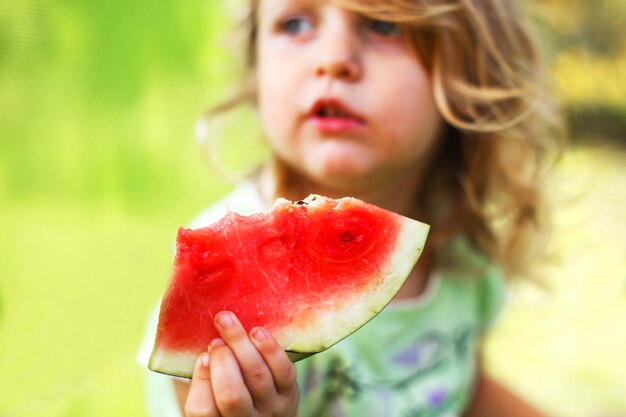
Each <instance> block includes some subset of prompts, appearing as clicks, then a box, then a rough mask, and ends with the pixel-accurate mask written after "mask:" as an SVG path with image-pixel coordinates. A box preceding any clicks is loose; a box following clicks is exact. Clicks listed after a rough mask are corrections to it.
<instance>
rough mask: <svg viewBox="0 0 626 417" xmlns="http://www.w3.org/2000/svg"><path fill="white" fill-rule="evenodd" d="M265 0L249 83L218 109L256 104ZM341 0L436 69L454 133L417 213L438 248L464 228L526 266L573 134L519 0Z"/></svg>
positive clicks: (420, 194) (543, 228)
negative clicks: (550, 89) (394, 28)
mask: <svg viewBox="0 0 626 417" xmlns="http://www.w3.org/2000/svg"><path fill="white" fill-rule="evenodd" d="M259 1H260V0H250V2H249V9H248V12H247V15H246V18H245V22H244V27H245V31H246V44H247V45H246V56H245V59H246V78H245V80H246V81H245V82H243V83H241V84H240V85H239V88H238V90H237V91H236V92H235V94H234V95H233V96H232V97H231V98H230V99H228V100H226V101H224V102H222V103H220V104H219V105H217V106H215V107H214V108H213V109H211V110H210V111H209V112H208V113H207V115H208V117H214V116H215V115H217V114H219V113H223V112H225V111H227V110H231V109H232V108H234V107H236V106H237V105H239V104H242V103H248V104H252V105H254V103H255V102H256V86H255V85H254V71H255V67H256V61H257V57H256V50H255V44H256V37H257V23H256V22H257V11H258V6H259ZM334 3H335V4H337V5H339V6H341V7H343V8H345V9H348V10H351V11H354V12H357V13H360V14H363V15H366V16H368V17H371V18H374V19H380V20H385V21H391V22H395V23H397V24H399V25H400V27H401V29H402V30H403V32H404V33H405V35H406V36H407V37H408V38H409V39H410V41H411V43H412V45H413V46H414V47H415V50H416V53H417V54H418V56H419V58H420V59H421V60H422V63H423V64H424V66H425V67H426V69H427V71H428V72H429V73H430V76H431V79H432V84H433V86H432V88H433V92H434V96H435V99H436V103H437V106H438V108H439V111H440V113H441V115H442V116H443V118H444V120H445V121H446V124H447V131H446V137H445V138H444V140H443V141H441V143H442V146H440V147H439V149H438V152H437V154H436V156H435V158H434V159H433V161H432V163H431V165H430V167H429V168H428V171H427V173H426V178H428V180H427V181H424V184H423V185H422V187H421V188H420V189H419V190H416V195H415V198H417V199H419V201H420V203H421V205H422V210H423V211H422V212H420V213H416V216H418V218H419V219H420V220H422V221H425V222H427V223H430V224H431V227H432V229H431V235H430V237H429V243H430V246H431V247H432V248H437V247H440V246H441V245H442V244H443V243H445V242H446V241H448V240H449V239H450V238H451V237H452V236H453V235H455V234H457V233H464V234H465V235H467V237H468V238H469V240H470V241H471V242H472V244H473V245H474V246H475V247H476V248H477V249H478V250H479V251H480V252H482V253H483V254H485V255H486V256H488V257H489V258H491V259H493V260H494V261H496V262H498V263H499V264H500V265H501V266H502V267H503V269H504V270H505V271H508V272H509V273H514V274H517V275H519V274H521V273H524V272H526V271H527V267H528V266H529V265H530V262H529V260H531V259H532V258H533V257H534V256H536V255H537V251H538V250H539V249H541V248H542V247H543V246H544V245H543V243H545V241H546V239H545V237H546V236H547V231H548V230H549V225H550V217H549V210H548V208H547V206H546V204H545V202H546V200H545V198H544V197H545V195H544V194H545V188H546V181H545V176H546V175H547V173H548V171H549V168H550V167H551V165H552V164H553V162H554V161H555V160H556V157H558V156H559V155H560V153H561V151H562V149H563V145H564V140H563V138H564V135H563V129H562V123H561V118H560V115H559V111H558V108H557V106H556V103H555V101H554V100H553V98H552V96H550V95H549V94H548V93H547V92H546V82H545V79H544V76H545V71H544V65H543V63H542V59H541V57H540V54H539V52H538V49H537V47H536V42H535V40H534V39H533V36H532V31H531V29H530V27H529V23H528V19H527V17H526V16H525V15H524V14H523V13H522V10H521V8H520V5H519V4H518V1H516V0H385V1H382V0H335V1H334ZM273 162H274V163H278V164H279V165H280V161H278V162H277V161H273ZM278 168H282V169H283V170H284V169H286V167H280V166H279V167H278ZM279 178H281V177H280V176H279ZM282 178H286V177H285V176H283V177H282ZM440 262H441V261H440Z"/></svg>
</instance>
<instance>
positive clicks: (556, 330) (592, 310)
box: [487, 143, 626, 417]
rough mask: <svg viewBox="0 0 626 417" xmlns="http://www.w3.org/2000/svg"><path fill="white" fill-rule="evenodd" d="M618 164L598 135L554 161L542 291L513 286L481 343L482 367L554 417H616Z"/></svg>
mask: <svg viewBox="0 0 626 417" xmlns="http://www.w3.org/2000/svg"><path fill="white" fill-rule="evenodd" d="M625 166H626V153H625V152H624V151H623V150H622V149H621V148H620V147H617V146H609V145H602V144H601V143H600V144H597V145H596V147H591V146H585V147H581V148H577V149H574V150H573V151H571V152H570V153H569V154H568V155H567V156H566V158H565V159H564V160H563V161H562V163H561V165H560V167H559V168H560V169H559V175H558V178H557V181H556V183H557V184H558V187H555V194H554V196H553V197H554V202H555V204H557V213H556V223H557V225H556V229H555V231H554V234H553V242H552V245H551V249H550V252H551V254H553V256H554V258H553V260H552V262H551V263H550V264H548V265H546V266H545V267H543V272H544V274H545V276H546V278H547V283H548V284H549V285H550V286H551V290H548V291H545V290H541V289H538V288H536V287H533V286H531V285H521V286H519V287H518V288H516V291H515V292H514V296H513V298H512V300H511V301H512V302H511V303H510V306H509V308H508V309H507V310H506V312H505V314H504V315H503V317H502V320H501V323H500V325H499V326H498V327H496V329H495V331H494V333H493V334H492V335H491V337H490V339H489V340H488V343H487V352H488V364H489V365H490V368H491V370H492V371H493V372H494V373H495V374H497V375H498V376H500V377H502V378H503V379H504V380H505V381H507V382H508V383H509V384H511V386H513V387H514V388H515V389H517V390H518V391H519V392H520V393H522V394H523V395H525V396H527V397H528V398H529V399H531V400H533V401H534V402H536V403H538V404H540V405H541V406H542V407H543V408H545V409H546V410H548V411H550V412H552V413H553V414H552V415H555V416H568V417H583V416H587V417H591V416H596V417H600V416H607V415H616V414H617V413H621V414H622V415H626V397H624V393H625V392H626V379H625V378H624V375H626V355H625V354H624V353H625V352H626V332H624V318H625V317H626V201H625V200H624V194H623V189H624V183H625V181H626V169H625ZM612 413H613V414H612Z"/></svg>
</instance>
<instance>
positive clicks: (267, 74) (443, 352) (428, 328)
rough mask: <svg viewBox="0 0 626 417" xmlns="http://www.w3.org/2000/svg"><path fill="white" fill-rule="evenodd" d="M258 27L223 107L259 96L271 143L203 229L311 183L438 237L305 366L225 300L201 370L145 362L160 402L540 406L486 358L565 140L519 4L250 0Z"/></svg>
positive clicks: (194, 406) (376, 408)
mask: <svg viewBox="0 0 626 417" xmlns="http://www.w3.org/2000/svg"><path fill="white" fill-rule="evenodd" d="M247 30H248V38H247V41H248V50H247V63H248V71H249V74H248V75H249V78H248V81H249V82H247V83H244V86H243V87H242V88H241V91H240V92H239V93H238V94H237V95H236V96H235V99H233V100H231V101H229V102H228V103H225V104H224V105H222V106H221V107H220V108H218V109H217V110H216V111H215V112H214V113H213V114H211V117H217V113H219V112H222V111H225V110H229V109H231V108H233V107H235V106H236V105H238V104H242V103H248V104H252V105H253V106H254V107H255V108H256V110H257V112H258V117H259V119H260V121H261V124H262V127H263V130H264V135H265V137H266V139H267V141H268V143H269V146H270V147H271V150H272V157H271V158H270V160H269V161H267V163H266V164H265V166H264V168H263V169H262V170H261V172H260V173H259V174H258V175H255V176H254V177H253V178H252V179H251V180H250V181H249V182H246V183H244V184H243V185H241V186H239V187H238V188H237V189H236V190H235V191H234V192H233V193H232V194H231V195H229V196H228V197H226V199H224V200H223V201H221V202H220V203H218V204H217V205H215V206H214V207H211V208H210V209H209V210H207V211H206V212H205V213H203V214H202V215H201V216H200V217H199V218H198V220H197V221H196V222H194V224H192V227H195V226H202V225H205V224H208V223H210V222H211V221H213V220H216V219H218V218H219V217H221V216H223V215H224V214H225V213H226V210H227V209H230V210H235V211H238V212H240V213H242V214H249V213H251V212H255V211H259V210H263V209H266V208H268V207H270V206H271V204H272V202H273V200H274V199H275V198H276V197H279V196H280V197H285V198H288V199H291V200H298V199H302V198H304V197H306V196H307V195H308V194H310V193H316V194H322V195H326V196H329V197H336V198H338V197H343V196H354V197H358V198H360V199H363V200H366V201H368V202H371V203H374V204H376V205H379V206H381V207H384V208H386V209H389V210H393V211H395V212H397V213H400V214H403V215H406V216H410V217H413V218H415V219H418V220H420V221H423V222H426V223H429V224H430V225H431V233H430V236H429V239H428V245H427V247H426V249H425V251H424V253H423V255H422V258H421V259H420V261H419V262H418V264H417V266H416V267H415V268H414V270H413V271H412V273H411V274H410V276H409V278H408V279H407V281H406V283H405V285H404V286H403V287H402V289H401V291H400V292H399V293H398V295H397V296H396V298H395V299H394V301H393V302H392V303H391V304H390V305H389V306H388V307H387V308H386V309H385V310H384V311H383V312H381V314H379V315H378V316H377V317H376V318H375V319H374V320H373V321H371V322H370V323H368V324H367V325H366V326H364V327H363V328H362V329H360V330H359V331H357V332H356V333H355V334H353V335H352V336H350V337H348V338H347V339H345V340H344V341H342V342H340V343H338V344H337V345H335V346H333V347H332V348H331V349H329V350H327V351H325V352H323V353H320V354H317V355H314V356H312V357H311V358H309V359H306V360H303V361H301V362H298V363H296V364H295V365H294V364H292V363H291V362H290V361H289V359H288V358H287V355H286V354H285V352H283V350H282V349H281V348H280V346H278V345H277V344H276V342H275V341H274V339H273V338H272V335H271V334H269V333H268V332H267V331H265V330H264V329H261V328H255V329H249V332H247V331H246V330H244V329H243V328H242V326H241V325H240V324H239V322H238V320H237V317H235V316H234V315H233V314H232V313H230V312H222V313H221V314H218V315H217V316H216V320H215V322H216V328H217V329H218V331H219V332H220V335H221V338H220V339H216V340H214V341H213V342H212V343H211V344H210V346H209V347H208V349H207V352H206V353H204V354H203V355H201V356H200V357H199V358H198V360H197V362H196V366H195V369H194V374H193V379H192V380H191V382H190V383H188V382H186V381H180V380H172V379H169V378H167V377H163V376H157V375H152V376H151V382H150V384H151V385H150V386H149V388H150V390H151V392H152V396H151V397H150V398H151V400H150V402H151V404H152V405H151V407H152V409H153V410H154V411H155V415H172V414H168V413H169V411H168V410H167V407H168V406H167V405H166V401H167V398H168V395H172V396H173V397H172V398H173V404H174V405H173V408H174V409H177V411H175V413H178V412H180V410H183V411H184V413H185V415H187V416H189V417H191V416H194V417H198V416H222V417H229V416H295V415H302V416H303V417H304V416H331V415H332V416H357V417H364V416H406V417H410V416H424V417H426V416H432V417H435V416H438V417H443V416H447V417H449V416H460V415H467V416H481V417H490V416H493V417H505V416H506V417H516V416H520V417H522V416H524V417H530V416H540V415H541V414H540V413H539V412H537V411H535V410H533V409H532V408H531V407H530V406H528V405H526V404H525V403H524V402H523V401H522V400H520V399H518V398H517V397H516V396H514V395H513V394H511V393H510V392H509V391H508V390H506V389H505V388H503V387H502V386H501V385H499V384H497V383H496V382H494V381H493V380H492V379H490V378H489V377H488V376H487V375H485V374H484V372H483V370H482V368H481V364H480V360H479V341H480V340H479V339H480V337H481V335H483V333H484V332H485V330H486V329H488V327H489V325H490V324H491V323H492V322H493V320H494V318H495V317H496V315H497V313H498V311H499V310H500V308H501V307H502V303H503V298H504V290H503V286H502V279H501V277H502V276H503V275H504V274H519V273H520V272H521V271H522V269H523V267H524V266H526V265H527V262H528V259H529V255H530V253H531V249H532V248H533V247H535V246H536V245H535V244H536V243H538V242H540V241H541V240H542V237H543V235H544V233H543V231H544V230H545V226H546V220H547V219H546V216H545V213H544V211H543V209H542V204H541V203H542V192H541V191H542V190H541V185H542V181H541V176H542V175H543V174H544V173H545V166H546V162H548V158H547V156H548V155H550V154H551V153H552V152H554V153H557V151H558V148H559V146H558V145H559V143H558V141H557V139H556V138H557V135H555V134H552V132H553V131H552V130H551V128H552V127H554V126H556V123H554V120H555V119H553V118H552V116H553V109H552V106H551V103H550V101H549V100H548V99H547V98H546V97H544V90H543V86H542V82H541V79H540V75H541V74H540V68H539V65H538V57H537V53H536V51H535V48H534V46H533V42H532V40H531V38H530V36H529V33H528V30H527V28H526V27H525V26H524V23H523V16H522V15H521V14H520V12H519V10H518V8H517V4H516V1H515V0H393V1H390V0H337V1H318V0H251V1H250V13H249V16H248V20H247ZM253 278H254V277H251V279H253ZM159 378H160V379H159ZM157 380H158V381H157ZM159 384H161V385H159ZM174 394H175V395H174ZM178 407H180V408H178Z"/></svg>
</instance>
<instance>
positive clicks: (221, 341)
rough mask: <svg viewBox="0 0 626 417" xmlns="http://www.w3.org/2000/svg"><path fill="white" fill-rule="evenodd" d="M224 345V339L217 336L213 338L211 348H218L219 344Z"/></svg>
mask: <svg viewBox="0 0 626 417" xmlns="http://www.w3.org/2000/svg"><path fill="white" fill-rule="evenodd" d="M224 345H225V343H224V341H223V340H222V339H220V338H219V337H217V338H215V339H213V340H212V341H211V346H210V347H211V348H216V347H218V346H224Z"/></svg>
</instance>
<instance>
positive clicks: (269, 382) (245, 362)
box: [212, 311, 277, 409]
mask: <svg viewBox="0 0 626 417" xmlns="http://www.w3.org/2000/svg"><path fill="white" fill-rule="evenodd" d="M215 327H216V328H217V330H218V332H219V333H220V336H222V338H223V339H224V341H225V342H226V344H227V345H228V347H230V350H231V352H232V354H233V355H234V357H235V358H236V361H237V362H238V364H239V369H240V370H241V376H242V377H243V380H244V382H245V384H246V386H247V387H248V390H249V392H250V395H251V396H252V398H253V401H254V404H255V405H256V407H257V408H259V409H263V408H264V405H265V404H268V403H272V402H273V401H275V399H276V396H277V392H276V387H275V385H274V381H273V376H272V372H271V371H270V368H268V365H267V364H266V363H265V360H264V359H263V356H262V355H261V353H260V352H259V350H257V347H256V346H255V344H253V343H252V342H251V340H250V337H248V334H247V333H246V331H245V329H244V328H243V326H242V325H241V323H240V322H239V320H238V319H237V317H236V316H235V315H234V314H233V313H231V312H227V311H222V312H220V313H219V314H217V315H216V317H215ZM212 355H213V354H212Z"/></svg>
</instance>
